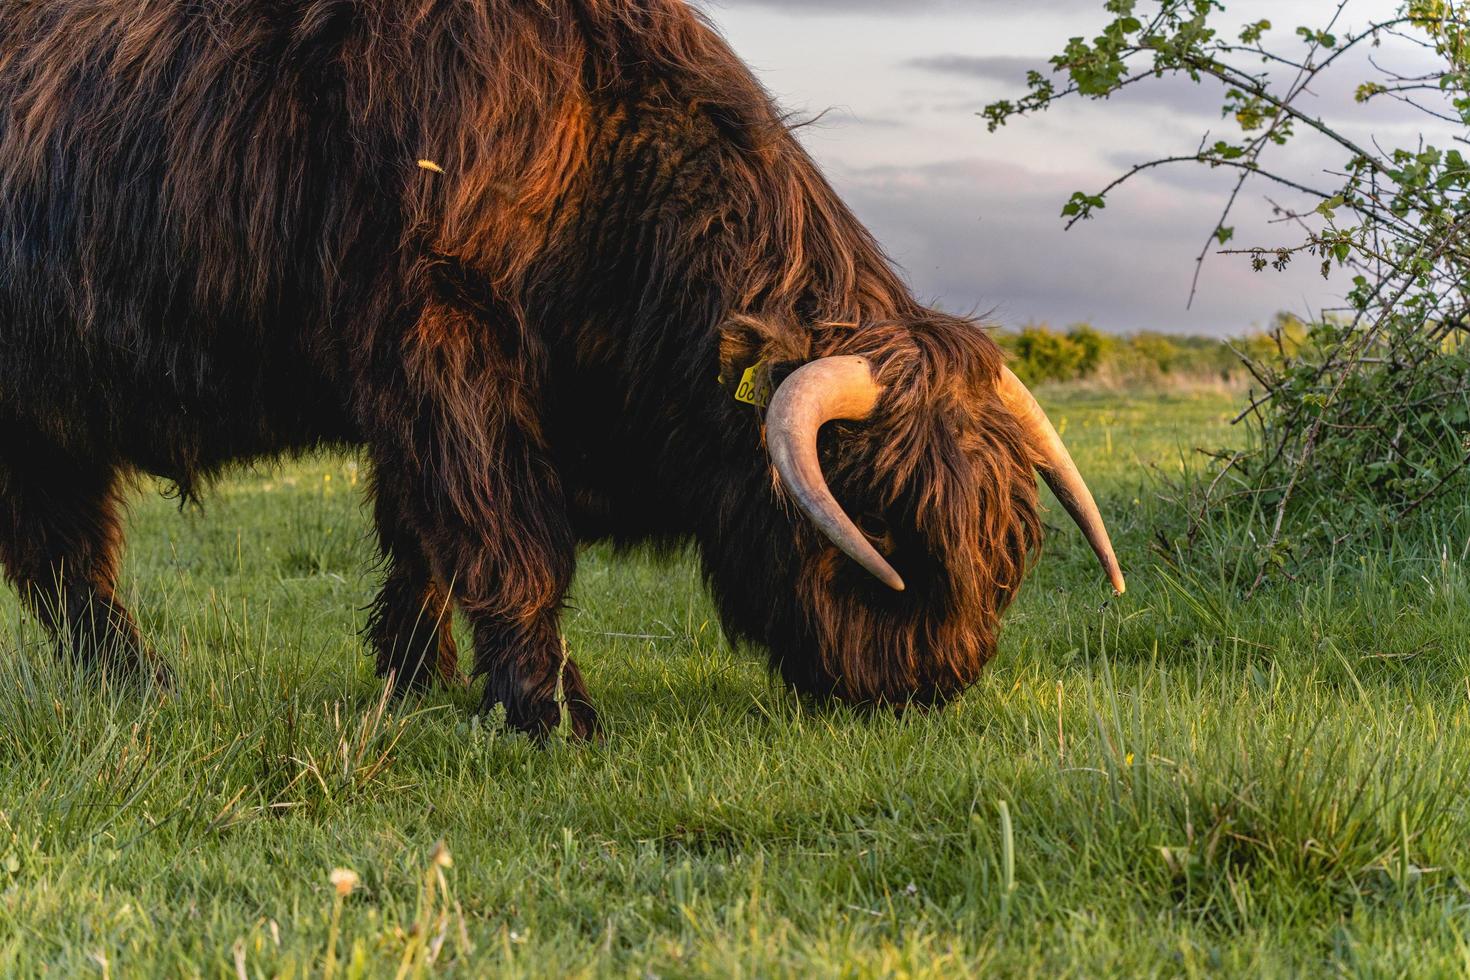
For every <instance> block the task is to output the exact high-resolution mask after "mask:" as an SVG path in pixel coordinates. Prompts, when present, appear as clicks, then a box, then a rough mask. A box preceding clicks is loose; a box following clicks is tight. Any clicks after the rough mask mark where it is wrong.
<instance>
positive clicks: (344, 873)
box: [327, 868, 362, 898]
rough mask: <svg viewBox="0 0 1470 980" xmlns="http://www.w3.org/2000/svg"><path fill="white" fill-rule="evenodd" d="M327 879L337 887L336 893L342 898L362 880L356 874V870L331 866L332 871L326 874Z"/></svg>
mask: <svg viewBox="0 0 1470 980" xmlns="http://www.w3.org/2000/svg"><path fill="white" fill-rule="evenodd" d="M327 880H329V881H330V882H331V883H332V886H333V887H334V888H336V889H337V894H338V895H339V896H341V897H342V898H346V897H347V896H348V895H351V894H352V890H353V889H354V888H356V887H357V886H358V885H359V884H360V883H361V882H362V879H361V878H359V877H358V876H357V872H356V871H351V870H349V869H347V868H333V869H332V873H331V874H330V875H328V876H327Z"/></svg>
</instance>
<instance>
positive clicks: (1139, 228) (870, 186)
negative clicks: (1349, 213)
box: [837, 159, 1332, 334]
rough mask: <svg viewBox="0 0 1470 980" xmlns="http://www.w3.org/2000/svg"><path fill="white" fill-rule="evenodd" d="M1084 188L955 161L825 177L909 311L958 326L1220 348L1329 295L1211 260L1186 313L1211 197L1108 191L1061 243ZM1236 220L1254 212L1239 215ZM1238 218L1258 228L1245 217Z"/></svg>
mask: <svg viewBox="0 0 1470 980" xmlns="http://www.w3.org/2000/svg"><path fill="white" fill-rule="evenodd" d="M1097 181H1098V176H1097V175H1096V174H1090V173H1085V172H1076V173H1061V174H1057V173H1038V172H1034V171H1032V170H1029V169H1027V168H1026V167H1023V166H1019V165H1017V164H1015V163H1010V162H1004V161H996V160H985V159H965V160H951V161H947V162H944V163H937V164H933V165H929V166H922V167H872V168H867V169H864V170H860V171H856V172H852V173H846V174H842V175H839V177H838V181H837V183H838V185H839V188H840V189H841V191H842V192H843V193H844V195H845V196H846V198H847V199H848V201H849V203H850V204H851V205H852V206H853V208H854V210H856V211H857V212H858V214H859V216H860V217H861V218H862V219H863V220H864V221H866V222H867V223H868V224H869V226H870V227H871V228H872V230H873V232H874V233H875V234H876V235H877V236H878V238H879V239H880V240H881V241H882V242H883V243H884V245H885V247H886V248H887V249H888V250H889V252H890V254H891V255H892V256H893V257H894V259H895V261H897V262H898V264H899V265H900V266H902V267H903V269H904V271H905V273H906V275H907V276H908V278H909V280H910V282H911V284H912V285H913V287H914V289H915V291H916V292H917V293H918V295H919V296H920V298H922V299H926V300H930V301H936V302H938V303H940V305H942V306H944V307H946V308H948V309H952V310H957V311H961V312H968V311H970V310H976V309H978V310H987V309H992V308H994V309H995V311H996V318H997V319H998V320H999V321H1000V322H1001V323H1003V324H1007V325H1010V326H1016V325H1019V324H1020V323H1022V322H1025V321H1026V320H1028V319H1030V318H1031V317H1032V316H1034V315H1038V314H1041V315H1046V316H1049V317H1051V318H1052V319H1053V320H1054V322H1056V323H1057V324H1059V325H1061V324H1067V323H1071V322H1076V321H1083V320H1085V321H1089V322H1092V323H1094V324H1095V325H1097V326H1098V327H1100V328H1103V329H1108V330H1119V331H1127V330H1139V329H1165V330H1170V329H1173V330H1186V331H1193V332H1210V333H1218V334H1229V333H1239V332H1242V331H1244V330H1246V329H1248V328H1250V327H1251V326H1252V325H1253V324H1257V323H1261V322H1263V321H1265V320H1266V319H1268V318H1269V317H1270V316H1271V315H1272V314H1273V313H1274V312H1276V311H1277V310H1280V309H1296V310H1300V309H1302V307H1303V306H1304V304H1312V305H1317V304H1321V303H1323V302H1324V301H1325V300H1326V299H1327V298H1328V297H1330V296H1331V294H1332V290H1331V288H1330V286H1328V285H1327V284H1324V283H1323V282H1322V280H1321V277H1320V275H1318V273H1317V272H1316V271H1315V270H1309V269H1307V268H1306V267H1305V266H1300V267H1293V268H1292V269H1290V270H1288V272H1286V273H1284V274H1278V273H1274V272H1273V273H1270V274H1265V273H1261V274H1257V273H1253V272H1251V271H1250V269H1249V265H1248V263H1247V262H1246V261H1245V260H1243V259H1236V258H1230V257H1225V256H1214V255H1212V256H1211V257H1210V258H1209V260H1208V262H1207V264H1206V267H1205V272H1204V275H1203V277H1202V280H1201V291H1200V295H1199V297H1198V298H1197V300H1196V302H1195V307H1194V309H1193V311H1190V310H1187V309H1186V301H1187V299H1188V296H1189V287H1190V280H1191V277H1192V276H1193V274H1194V258H1195V256H1196V255H1197V254H1198V253H1199V251H1200V249H1201V248H1202V247H1203V246H1204V243H1205V239H1206V238H1207V237H1208V235H1209V232H1210V228H1211V225H1212V222H1213V220H1214V217H1215V215H1216V214H1218V209H1219V207H1220V205H1221V204H1222V203H1223V195H1222V193H1221V192H1222V190H1223V188H1222V187H1221V186H1219V185H1218V184H1215V185H1210V184H1205V183H1202V184H1201V185H1200V186H1197V187H1179V186H1168V185H1154V186H1151V187H1140V188H1136V189H1133V190H1130V191H1120V192H1119V193H1118V194H1117V195H1116V196H1115V198H1114V199H1113V200H1112V202H1111V204H1110V207H1109V209H1108V210H1107V211H1106V212H1104V213H1103V214H1101V215H1100V216H1099V217H1098V218H1096V219H1094V220H1093V221H1090V222H1085V223H1083V224H1081V225H1078V226H1077V227H1076V228H1075V229H1074V230H1073V231H1070V232H1068V231H1066V230H1065V228H1064V224H1063V222H1062V220H1061V219H1060V218H1059V212H1060V210H1061V206H1062V204H1063V203H1064V202H1065V201H1066V200H1067V198H1068V196H1069V195H1070V194H1071V192H1072V191H1074V190H1078V189H1082V188H1092V187H1093V186H1094V185H1095V184H1097ZM1245 208H1246V210H1248V211H1249V210H1252V209H1256V210H1258V206H1257V205H1256V204H1254V203H1252V202H1248V203H1247V204H1246V205H1245ZM1242 218H1243V219H1245V220H1244V222H1243V223H1244V224H1247V225H1250V226H1251V227H1265V225H1264V223H1263V222H1262V221H1261V220H1260V217H1259V216H1257V217H1253V218H1247V216H1246V215H1245V214H1242Z"/></svg>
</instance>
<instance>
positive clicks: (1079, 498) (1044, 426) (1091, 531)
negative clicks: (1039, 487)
mask: <svg viewBox="0 0 1470 980" xmlns="http://www.w3.org/2000/svg"><path fill="white" fill-rule="evenodd" d="M999 394H1000V398H1001V401H1002V402H1004V403H1005V405H1006V407H1007V408H1009V409H1010V410H1011V412H1012V414H1014V415H1015V416H1016V419H1017V420H1018V421H1019V422H1020V423H1021V428H1022V430H1023V431H1024V432H1025V434H1026V442H1027V444H1028V446H1029V448H1030V449H1031V451H1032V453H1034V454H1035V456H1036V458H1037V460H1038V462H1037V467H1036V468H1037V469H1039V470H1040V471H1041V475H1042V477H1043V478H1044V479H1045V480H1046V482H1047V485H1048V486H1050V487H1051V489H1052V492H1053V493H1055V494H1056V495H1057V499H1058V500H1060V501H1061V502H1062V506H1063V507H1065V508H1067V513H1069V514H1071V515H1072V520H1074V521H1076V522H1077V526H1078V527H1080V528H1081V529H1082V534H1083V535H1084V536H1085V537H1086V538H1087V543H1088V544H1090V545H1092V550H1093V551H1094V552H1096V553H1097V560H1098V561H1099V562H1101V563H1102V567H1103V571H1104V572H1106V573H1107V575H1108V578H1109V579H1111V580H1112V583H1113V590H1114V591H1115V592H1117V593H1118V594H1119V595H1122V594H1123V592H1124V591H1125V590H1126V589H1127V585H1126V583H1124V581H1123V570H1122V569H1121V568H1119V567H1118V557H1117V556H1116V555H1114V554H1113V542H1112V541H1111V540H1110V539H1109V538H1108V529H1107V527H1106V525H1104V524H1103V519H1102V514H1101V513H1100V512H1099V511H1098V509H1097V502H1096V501H1095V500H1093V499H1092V492H1091V491H1090V490H1088V489H1087V484H1086V483H1084V482H1083V480H1082V474H1081V473H1079V472H1078V471H1077V464H1076V463H1074V462H1073V461H1072V454H1071V453H1069V452H1067V447H1066V446H1065V445H1064V444H1063V443H1062V437H1061V436H1059V435H1057V430H1056V428H1055V427H1054V426H1053V425H1052V424H1051V420H1050V419H1048V418H1047V417H1046V413H1045V412H1044V411H1042V409H1041V406H1040V405H1038V404H1037V403H1036V397H1035V396H1034V395H1032V394H1031V392H1030V391H1029V390H1027V388H1026V386H1025V385H1024V384H1022V383H1021V379H1020V378H1018V377H1016V376H1015V374H1013V373H1012V372H1011V370H1010V368H1002V369H1001V377H1000V385H999Z"/></svg>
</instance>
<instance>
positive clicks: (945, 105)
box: [705, 0, 1414, 334]
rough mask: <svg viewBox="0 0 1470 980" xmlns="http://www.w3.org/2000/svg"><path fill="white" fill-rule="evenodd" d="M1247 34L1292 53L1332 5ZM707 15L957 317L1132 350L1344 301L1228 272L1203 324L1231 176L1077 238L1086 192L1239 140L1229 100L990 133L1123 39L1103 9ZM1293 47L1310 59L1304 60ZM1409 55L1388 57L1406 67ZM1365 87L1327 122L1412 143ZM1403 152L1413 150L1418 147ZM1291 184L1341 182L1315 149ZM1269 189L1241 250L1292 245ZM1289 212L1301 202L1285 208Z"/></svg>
mask: <svg viewBox="0 0 1470 980" xmlns="http://www.w3.org/2000/svg"><path fill="white" fill-rule="evenodd" d="M1396 3H1397V0H1350V2H1349V5H1348V14H1347V20H1348V22H1349V23H1350V24H1362V23H1365V22H1366V21H1367V20H1368V19H1369V18H1370V17H1381V16H1384V15H1385V14H1387V13H1391V12H1392V10H1393V9H1394V8H1395V6H1396ZM1227 6H1228V7H1229V8H1230V10H1231V12H1232V14H1233V16H1234V18H1235V20H1237V21H1242V22H1243V21H1245V20H1247V19H1256V18H1259V17H1270V18H1271V19H1272V20H1273V22H1275V25H1276V30H1275V31H1274V34H1275V36H1276V37H1277V39H1278V40H1286V39H1287V38H1288V37H1289V36H1290V33H1291V31H1292V30H1294V28H1295V27H1296V26H1297V24H1299V23H1313V24H1315V23H1316V21H1317V20H1319V19H1320V17H1321V16H1322V13H1323V10H1324V4H1323V3H1322V2H1321V0H1274V2H1273V0H1231V2H1230V3H1228V4H1227ZM705 7H706V9H707V10H708V11H709V13H710V16H711V17H712V19H713V20H714V21H715V22H716V24H717V25H719V27H720V28H721V30H723V31H724V32H725V34H726V36H727V37H728V38H729V39H730V41H731V43H732V44H733V45H734V46H735V49H736V50H737V51H738V52H739V53H740V54H741V55H742V56H743V57H744V58H745V59H746V60H747V61H748V62H749V63H750V64H751V65H752V67H754V68H755V70H756V71H757V73H758V74H759V75H760V77H761V79H762V80H763V81H764V82H765V84H766V85H767V86H768V87H769V88H770V89H771V90H772V91H773V92H774V93H775V94H776V96H777V98H778V99H779V100H780V101H781V102H782V104H783V105H784V106H785V107H786V108H788V109H790V110H794V111H795V112H797V113H798V114H799V115H806V116H816V115H818V114H823V115H822V119H821V121H820V122H819V123H818V124H817V125H815V126H811V127H807V128H805V129H804V130H802V139H803V140H804V141H805V142H806V144H807V145H808V147H809V148H810V149H811V151H812V152H813V154H814V155H815V156H816V157H817V159H818V160H819V161H820V162H821V163H822V164H823V166H824V167H825V168H826V170H827V172H828V174H829V176H831V178H832V179H833V181H834V183H835V184H836V185H837V187H838V189H839V190H840V191H841V192H842V193H843V194H844V196H845V197H846V198H847V200H848V201H849V203H851V204H852V206H853V207H854V208H855V209H856V210H857V212H858V214H859V215H860V216H861V217H862V218H863V219H864V220H865V221H866V222H867V223H868V224H869V225H870V227H871V228H872V229H873V231H874V232H875V233H876V234H877V236H878V237H879V239H880V240H882V241H883V242H884V244H885V246H886V247H887V248H888V250H889V252H890V253H891V254H892V255H893V256H894V258H895V260H896V261H897V262H898V263H899V264H900V265H901V266H902V267H903V269H904V270H905V272H906V274H907V275H908V277H909V280H910V282H911V283H912V284H913V285H914V288H915V290H916V292H917V293H918V294H919V295H920V296H922V297H924V298H926V299H928V300H931V301H934V302H937V303H939V304H941V305H943V306H945V307H947V308H950V309H955V310H988V309H994V310H995V311H996V316H997V317H998V319H1000V320H1001V322H1003V323H1006V324H1009V325H1012V326H1015V325H1020V324H1022V323H1025V322H1028V321H1032V320H1037V321H1047V322H1051V323H1055V324H1059V325H1064V324H1067V323H1071V322H1074V321H1077V320H1084V319H1085V320H1089V321H1091V322H1093V323H1094V324H1096V325H1097V326H1099V327H1101V328H1104V329H1108V330H1114V331H1128V330H1138V329H1159V330H1174V331H1189V332H1209V333H1220V334H1223V333H1232V332H1238V331H1242V330H1246V329H1249V328H1250V327H1252V326H1255V325H1262V324H1265V323H1266V322H1268V321H1269V320H1270V318H1271V317H1272V316H1273V315H1274V314H1275V313H1276V312H1277V311H1279V310H1284V309H1289V310H1295V311H1298V312H1309V311H1311V310H1315V309H1318V308H1320V307H1322V306H1324V305H1329V304H1330V303H1332V302H1333V299H1334V297H1335V296H1337V295H1339V294H1340V292H1341V288H1342V287H1341V284H1340V283H1324V282H1323V280H1322V278H1321V276H1320V274H1319V272H1318V270H1317V269H1315V268H1308V266H1309V265H1312V263H1301V264H1299V265H1297V266H1296V267H1295V268H1293V269H1291V270H1290V271H1288V272H1287V273H1284V274H1281V273H1274V272H1272V273H1260V274H1256V273H1252V272H1251V271H1250V270H1249V268H1248V265H1247V264H1246V262H1245V260H1242V259H1240V258H1231V257H1220V256H1213V255H1212V256H1211V257H1210V258H1209V260H1208V261H1207V263H1206V266H1205V272H1204V275H1203V277H1202V280H1201V289H1200V293H1199V296H1198V297H1197V299H1196V300H1195V303H1194V306H1193V308H1192V309H1186V301H1187V299H1188V296H1189V289H1190V280H1191V278H1192V276H1193V273H1194V265H1195V256H1196V255H1198V253H1199V252H1200V250H1201V248H1203V247H1204V245H1205V241H1206V238H1207V237H1208V235H1209V233H1210V231H1211V230H1212V228H1213V223H1214V220H1215V216H1216V214H1217V213H1218V210H1219V208H1220V207H1221V206H1222V205H1223V202H1224V195H1225V194H1226V193H1228V189H1229V183H1230V182H1229V177H1228V175H1227V174H1223V173H1219V172H1210V171H1205V170H1201V169H1199V168H1193V169H1189V168H1184V169H1178V170H1174V171H1170V172H1165V171H1159V172H1156V173H1155V174H1153V175H1152V176H1149V177H1145V178H1143V179H1142V180H1140V181H1139V182H1138V183H1136V184H1135V185H1133V186H1132V187H1131V188H1129V189H1126V190H1125V191H1123V192H1121V193H1119V194H1118V195H1117V196H1116V197H1114V198H1113V199H1111V200H1110V204H1109V207H1108V209H1107V210H1106V211H1105V212H1103V214H1102V215H1100V216H1099V217H1098V218H1097V219H1096V220H1094V221H1091V222H1087V223H1085V224H1083V225H1079V226H1078V227H1077V228H1076V229H1074V230H1073V231H1071V232H1066V231H1064V228H1063V222H1062V221H1061V220H1060V218H1059V217H1058V216H1059V214H1060V211H1061V208H1062V205H1063V204H1064V203H1065V202H1066V200H1067V198H1068V197H1069V196H1070V195H1071V193H1072V192H1073V191H1076V190H1088V191H1094V190H1098V189H1100V188H1101V187H1102V186H1103V185H1105V184H1106V183H1107V182H1108V181H1109V180H1111V179H1112V178H1113V177H1115V176H1117V174H1118V173H1119V172H1120V167H1122V168H1126V166H1127V165H1128V164H1129V163H1131V162H1137V161H1141V160H1145V159H1149V158H1151V157H1154V156H1159V155H1166V154H1173V153H1180V152H1186V153H1187V152H1192V151H1193V150H1194V149H1195V147H1196V146H1198V145H1199V142H1200V139H1201V137H1202V136H1203V135H1204V134H1205V132H1206V131H1208V130H1209V129H1211V128H1220V127H1222V126H1223V125H1224V123H1222V122H1221V120H1220V102H1221V99H1220V91H1219V89H1218V88H1211V87H1208V86H1197V85H1194V84H1191V83H1189V82H1187V81H1184V80H1165V81H1163V82H1161V83H1158V84H1154V85H1141V86H1136V87H1134V88H1133V89H1132V90H1130V91H1129V92H1127V93H1125V94H1122V95H1120V96H1118V97H1116V98H1114V99H1113V100H1110V101H1109V102H1108V103H1095V102H1087V103H1081V102H1079V103H1074V104H1069V105H1066V106H1062V107H1059V108H1057V109H1054V110H1052V111H1051V112H1048V113H1046V114H1044V115H1042V116H1039V117H1036V118H1034V119H1030V120H1024V121H1020V122H1016V123H1012V124H1011V125H1010V126H1008V127H1006V128H1005V129H1003V130H1001V131H1000V132H999V133H996V134H990V133H987V132H986V129H985V124H984V122H983V120H981V119H980V118H978V117H977V115H976V113H978V112H979V111H980V109H981V108H982V107H983V106H984V105H985V104H986V103H987V102H988V101H991V100H993V99H997V98H1002V97H1007V96H1013V95H1016V94H1018V93H1020V92H1021V91H1022V90H1023V87H1024V79H1025V75H1026V72H1027V70H1029V69H1031V68H1038V69H1040V68H1044V67H1045V65H1046V62H1047V59H1048V58H1049V57H1050V56H1051V55H1053V54H1055V53H1056V52H1058V51H1059V50H1061V48H1062V47H1063V46H1064V45H1065V44H1066V42H1067V39H1068V38H1069V37H1073V36H1075V35H1078V34H1087V35H1090V34H1091V33H1093V32H1095V31H1096V30H1097V28H1098V27H1100V26H1101V25H1102V24H1103V23H1104V22H1105V20H1106V14H1104V13H1103V11H1102V0H906V2H896V0H720V2H719V3H706V4H705ZM1287 43H1291V42H1290V41H1287ZM1392 55H1393V52H1392V51H1387V52H1380V53H1379V55H1378V56H1379V57H1385V56H1392ZM1354 75H1355V73H1354V72H1352V71H1348V72H1345V73H1344V74H1343V76H1342V81H1341V82H1340V83H1338V84H1335V85H1327V86H1324V87H1323V90H1322V91H1319V92H1318V93H1317V98H1318V102H1319V111H1320V112H1322V113H1324V114H1327V115H1330V116H1331V117H1332V118H1335V119H1340V118H1342V114H1344V113H1349V114H1352V116H1351V118H1353V119H1354V120H1355V123H1354V125H1355V126H1357V127H1360V129H1361V132H1363V133H1364V134H1368V133H1374V132H1376V133H1379V134H1381V135H1384V136H1386V137H1388V138H1389V141H1390V142H1394V141H1395V140H1398V141H1399V142H1405V141H1407V138H1408V137H1411V136H1412V135H1413V132H1414V131H1413V130H1409V129H1406V128H1404V127H1403V126H1402V125H1400V124H1397V117H1398V116H1399V115H1400V113H1398V112H1397V111H1396V110H1394V109H1393V108H1392V107H1391V106H1389V105H1388V104H1386V103H1385V104H1383V105H1382V106H1378V107H1374V106H1370V107H1368V108H1367V109H1366V110H1364V109H1362V108H1361V107H1358V106H1356V105H1355V104H1354V103H1353V100H1352V87H1353V85H1354V84H1355V83H1356V81H1357V80H1358V79H1356V78H1355V77H1354ZM1401 137H1402V138H1403V139H1400V138H1401ZM1286 153H1287V154H1288V156H1287V157H1286V158H1285V159H1284V160H1283V162H1284V163H1285V165H1286V166H1287V167H1288V168H1289V169H1291V170H1292V171H1293V173H1294V174H1299V175H1302V176H1305V177H1309V178H1310V177H1313V176H1314V175H1317V174H1320V172H1321V169H1322V168H1323V167H1326V166H1336V165H1338V164H1340V163H1342V160H1341V159H1339V158H1340V156H1341V154H1339V153H1336V152H1328V151H1327V150H1326V149H1325V148H1323V147H1320V146H1318V147H1313V146H1311V145H1309V144H1307V143H1303V144H1302V145H1301V146H1300V147H1295V146H1294V147H1291V148H1288V149H1287V151H1286ZM1268 193H1269V194H1271V195H1273V196H1276V194H1277V191H1276V190H1274V189H1271V188H1268V187H1267V186H1265V185H1260V186H1259V187H1258V188H1257V190H1256V192H1255V193H1254V195H1252V196H1251V197H1250V199H1249V200H1247V201H1245V202H1244V205H1243V209H1242V210H1241V212H1240V213H1239V214H1238V215H1237V218H1236V221H1235V224H1236V225H1237V228H1238V232H1237V236H1238V237H1237V244H1245V245H1254V244H1261V245H1273V244H1277V243H1278V242H1279V241H1280V240H1281V237H1282V235H1283V232H1282V230H1281V229H1280V228H1279V227H1276V226H1271V225H1269V224H1268V223H1267V219H1268V218H1269V217H1270V213H1269V205H1268V204H1267V203H1266V201H1265V199H1264V195H1265V194H1268ZM1283 203H1287V202H1286V201H1283Z"/></svg>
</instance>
